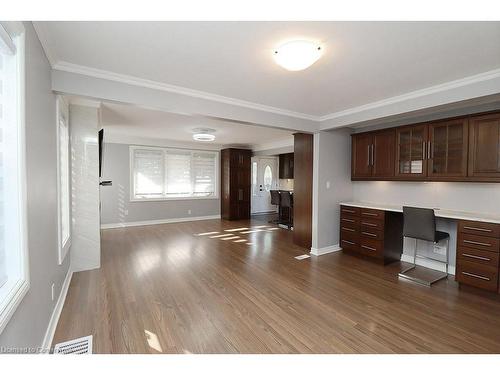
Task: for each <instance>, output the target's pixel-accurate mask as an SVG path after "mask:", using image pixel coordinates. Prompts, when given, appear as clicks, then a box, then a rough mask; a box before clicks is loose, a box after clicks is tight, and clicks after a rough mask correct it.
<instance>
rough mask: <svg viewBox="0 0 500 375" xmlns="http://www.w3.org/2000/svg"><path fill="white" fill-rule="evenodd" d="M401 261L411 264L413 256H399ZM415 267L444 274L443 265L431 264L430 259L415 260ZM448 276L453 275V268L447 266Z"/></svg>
mask: <svg viewBox="0 0 500 375" xmlns="http://www.w3.org/2000/svg"><path fill="white" fill-rule="evenodd" d="M401 261H402V262H407V263H413V256H412V255H408V254H401ZM417 266H422V267H426V268H430V269H431V270H436V271H441V272H444V265H443V264H442V263H439V262H433V261H432V260H430V259H423V258H417ZM448 274H449V275H455V266H451V265H448Z"/></svg>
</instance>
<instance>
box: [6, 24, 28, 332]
mask: <svg viewBox="0 0 500 375" xmlns="http://www.w3.org/2000/svg"><path fill="white" fill-rule="evenodd" d="M0 28H3V29H4V30H5V31H7V30H9V31H14V33H13V34H15V37H14V38H13V39H16V43H15V45H16V55H17V74H18V79H19V81H18V82H17V84H18V91H17V110H18V129H17V131H18V145H17V153H18V159H17V161H18V168H17V178H18V184H19V192H18V207H19V256H20V259H19V261H20V264H21V272H20V278H19V279H18V280H16V281H15V282H14V284H11V286H10V290H9V292H8V294H7V295H6V297H5V300H7V301H8V302H7V303H6V304H5V305H4V307H3V309H2V310H0V334H1V333H2V332H3V330H4V328H5V327H6V326H7V324H8V323H9V321H10V319H11V318H12V315H13V314H14V312H15V311H16V309H17V307H18V306H19V304H20V303H21V301H22V300H23V298H24V296H25V295H26V294H27V293H28V291H29V289H30V272H29V271H30V270H29V251H28V218H27V187H26V121H25V103H26V95H25V86H26V75H25V61H26V58H25V45H26V33H25V29H24V26H23V25H22V22H17V21H15V22H2V23H1V24H0ZM2 31H3V30H2ZM8 35H9V36H10V35H11V34H9V33H8ZM6 285H9V281H7V283H6V284H4V285H3V286H2V288H3V287H6Z"/></svg>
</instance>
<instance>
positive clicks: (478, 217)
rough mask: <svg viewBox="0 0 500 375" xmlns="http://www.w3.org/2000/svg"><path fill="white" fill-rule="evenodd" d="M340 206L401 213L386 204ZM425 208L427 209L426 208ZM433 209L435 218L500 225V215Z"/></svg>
mask: <svg viewBox="0 0 500 375" xmlns="http://www.w3.org/2000/svg"><path fill="white" fill-rule="evenodd" d="M340 204H341V205H345V206H351V207H361V208H372V209H375V210H383V211H393V212H403V206H399V205H394V204H386V203H373V202H359V201H358V202H341V203H340ZM426 208H427V207H426ZM429 208H434V210H435V214H436V217H442V218H445V219H455V220H471V221H482V222H487V223H496V224H500V215H493V214H487V213H482V212H467V211H455V210H448V209H446V208H437V207H429Z"/></svg>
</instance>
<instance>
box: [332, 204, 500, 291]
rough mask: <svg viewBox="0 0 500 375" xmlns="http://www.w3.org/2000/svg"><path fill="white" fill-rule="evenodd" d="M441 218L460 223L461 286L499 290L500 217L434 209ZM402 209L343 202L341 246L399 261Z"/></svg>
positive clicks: (458, 264)
mask: <svg viewBox="0 0 500 375" xmlns="http://www.w3.org/2000/svg"><path fill="white" fill-rule="evenodd" d="M434 210H435V215H436V217H438V218H444V219H451V220H457V221H458V225H457V228H458V229H457V247H456V249H452V248H450V249H449V251H450V252H456V271H455V278H456V280H457V281H458V282H460V283H461V284H468V285H472V286H475V287H478V288H481V289H486V290H490V291H499V292H500V290H499V286H498V274H499V252H500V216H496V215H490V214H485V213H477V212H463V211H455V210H448V209H441V208H434ZM402 212H403V207H402V206H398V205H391V204H380V203H369V202H343V203H340V247H341V248H342V249H343V251H345V252H347V253H356V254H361V255H364V256H369V257H371V258H374V259H377V260H379V261H382V262H383V263H384V264H387V263H390V262H393V261H396V260H400V259H401V254H402V251H403V232H402V228H403V215H402V214H401V213H402Z"/></svg>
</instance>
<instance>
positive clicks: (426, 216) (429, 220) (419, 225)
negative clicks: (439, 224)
mask: <svg viewBox="0 0 500 375" xmlns="http://www.w3.org/2000/svg"><path fill="white" fill-rule="evenodd" d="M403 220H404V224H403V236H404V237H411V238H417V239H419V240H425V241H432V242H434V241H435V238H436V216H435V215H434V210H433V209H430V208H419V207H406V206H404V207H403Z"/></svg>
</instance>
